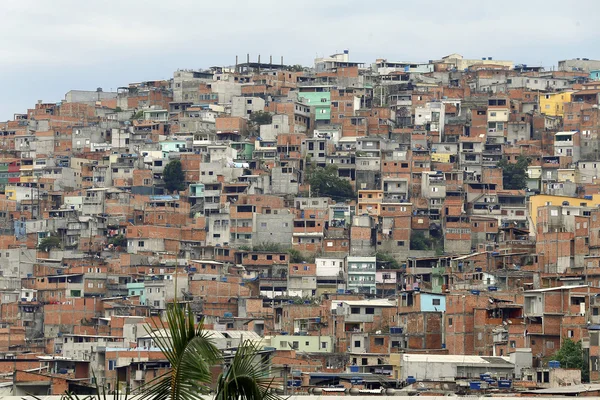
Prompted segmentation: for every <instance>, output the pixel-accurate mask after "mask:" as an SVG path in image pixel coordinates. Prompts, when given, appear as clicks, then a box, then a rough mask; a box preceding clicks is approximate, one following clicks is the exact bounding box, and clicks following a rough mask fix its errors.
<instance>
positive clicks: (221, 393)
mask: <svg viewBox="0 0 600 400" xmlns="http://www.w3.org/2000/svg"><path fill="white" fill-rule="evenodd" d="M270 372H271V367H270V363H264V362H263V361H262V359H261V354H260V349H259V347H258V346H257V345H256V344H254V343H253V342H251V341H249V340H246V341H245V342H244V343H243V344H242V345H241V346H240V347H238V349H237V351H236V353H235V355H234V356H233V359H232V360H231V362H230V363H229V365H228V366H226V369H225V371H223V373H221V375H219V378H218V381H217V393H216V395H215V400H280V399H281V397H280V396H279V395H277V394H276V393H275V391H274V390H273V388H272V385H273V382H274V378H272V377H270Z"/></svg>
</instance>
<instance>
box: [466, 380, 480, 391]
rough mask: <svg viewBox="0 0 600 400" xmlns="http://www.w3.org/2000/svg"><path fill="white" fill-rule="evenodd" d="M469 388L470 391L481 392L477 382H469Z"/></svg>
mask: <svg viewBox="0 0 600 400" xmlns="http://www.w3.org/2000/svg"><path fill="white" fill-rule="evenodd" d="M469 388H470V389H471V390H481V382H479V381H474V382H469Z"/></svg>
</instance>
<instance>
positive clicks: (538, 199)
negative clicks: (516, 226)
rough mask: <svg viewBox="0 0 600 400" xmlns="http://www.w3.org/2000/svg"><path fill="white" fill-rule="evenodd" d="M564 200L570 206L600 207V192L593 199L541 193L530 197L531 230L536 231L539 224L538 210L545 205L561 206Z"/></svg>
mask: <svg viewBox="0 0 600 400" xmlns="http://www.w3.org/2000/svg"><path fill="white" fill-rule="evenodd" d="M564 202H568V203H569V205H570V206H583V207H598V206H599V205H600V194H594V195H592V196H591V199H581V198H579V197H569V196H552V195H547V194H540V195H537V196H531V197H529V216H530V217H531V222H532V224H533V225H532V226H530V227H529V229H530V231H531V232H535V229H536V226H537V216H538V213H537V210H538V208H539V207H544V206H561V205H562V204H563V203H564Z"/></svg>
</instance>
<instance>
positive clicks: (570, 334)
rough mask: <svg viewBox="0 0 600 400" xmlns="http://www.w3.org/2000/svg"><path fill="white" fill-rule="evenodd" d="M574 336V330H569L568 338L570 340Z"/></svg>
mask: <svg viewBox="0 0 600 400" xmlns="http://www.w3.org/2000/svg"><path fill="white" fill-rule="evenodd" d="M573 336H574V335H573V330H571V329H569V330H568V331H567V337H569V338H572V337H573Z"/></svg>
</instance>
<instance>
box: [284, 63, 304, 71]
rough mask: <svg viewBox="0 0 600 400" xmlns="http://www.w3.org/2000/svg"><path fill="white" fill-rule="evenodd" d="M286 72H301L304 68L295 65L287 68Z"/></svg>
mask: <svg viewBox="0 0 600 400" xmlns="http://www.w3.org/2000/svg"><path fill="white" fill-rule="evenodd" d="M287 70H288V71H292V72H302V71H304V67H303V66H302V65H300V64H295V65H292V66H289V67H288V68H287Z"/></svg>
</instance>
